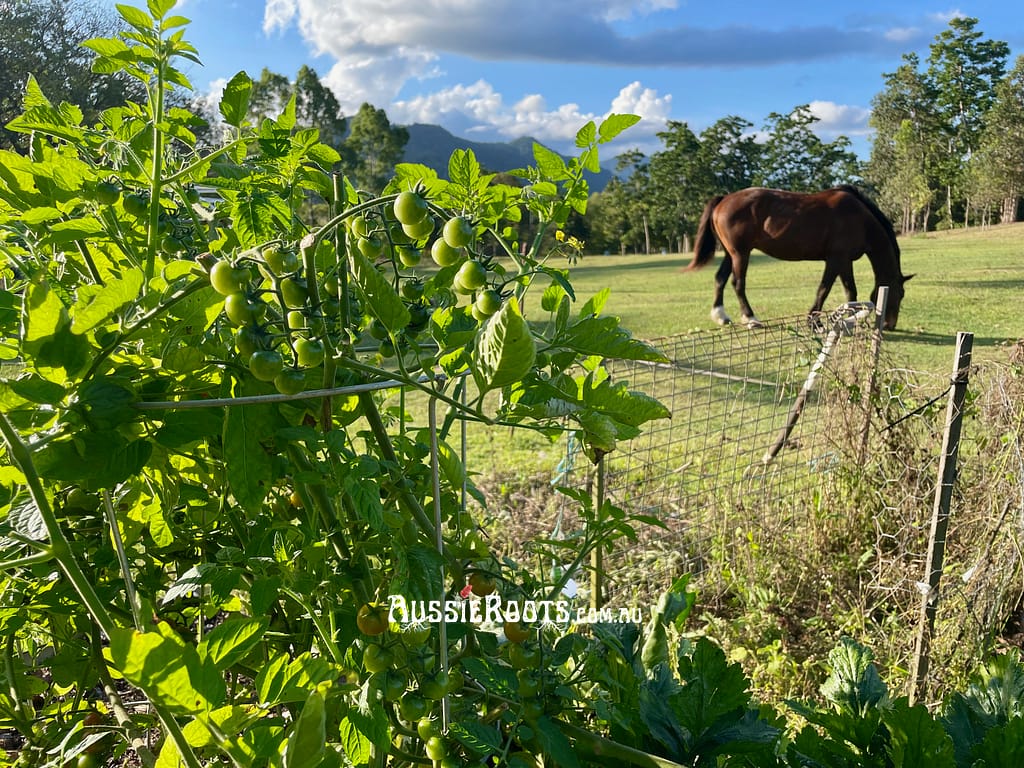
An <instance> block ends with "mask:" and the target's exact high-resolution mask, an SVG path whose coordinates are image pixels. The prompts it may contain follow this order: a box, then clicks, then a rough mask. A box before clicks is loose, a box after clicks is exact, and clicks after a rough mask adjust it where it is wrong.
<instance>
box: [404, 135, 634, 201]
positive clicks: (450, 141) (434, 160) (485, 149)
mask: <svg viewBox="0 0 1024 768" xmlns="http://www.w3.org/2000/svg"><path fill="white" fill-rule="evenodd" d="M405 128H406V130H408V131H409V142H408V143H407V144H406V145H405V154H404V155H403V157H402V162H405V163H422V164H423V165H427V166H430V167H431V168H436V169H437V170H438V172H439V173H441V174H442V175H443V174H444V173H445V171H446V170H447V168H448V158H449V157H451V154H452V151H453V150H456V149H471V150H473V154H475V155H476V159H477V160H478V161H479V162H480V165H481V166H483V167H484V168H485V169H487V170H489V171H491V172H495V171H508V170H511V169H513V168H522V167H524V166H527V165H532V164H534V160H533V143H534V141H536V140H535V139H532V138H530V137H529V136H524V137H523V138H520V139H515V140H514V141H509V142H497V141H486V142H485V141H470V140H469V139H460V138H459V137H457V136H455V135H453V134H451V133H449V132H448V131H447V130H445V129H444V128H442V127H441V126H439V125H425V124H423V123H414V124H412V125H407V126H405ZM612 163H614V160H610V159H605V162H604V165H605V166H606V167H605V168H604V169H603V170H602V171H601V173H599V174H596V175H590V176H588V181H589V182H590V191H591V192H599V191H601V190H602V189H604V187H605V185H607V184H608V182H609V181H610V180H611V178H612V171H611V168H612Z"/></svg>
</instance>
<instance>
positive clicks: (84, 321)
mask: <svg viewBox="0 0 1024 768" xmlns="http://www.w3.org/2000/svg"><path fill="white" fill-rule="evenodd" d="M142 281H143V274H142V272H140V271H138V270H135V271H131V272H128V273H127V274H126V275H125V276H124V277H121V278H115V279H113V280H108V281H107V284H106V285H85V286H82V287H81V288H79V290H78V301H76V302H75V305H74V306H73V307H72V308H71V311H70V314H71V332H72V333H77V334H82V333H86V332H88V331H91V330H92V329H93V328H95V327H96V326H97V325H99V324H100V323H102V322H103V321H104V320H106V319H107V318H108V317H110V316H111V315H112V314H114V313H115V312H116V311H117V310H119V309H120V308H121V307H123V306H124V305H125V304H128V303H129V302H134V301H135V300H137V299H138V297H139V290H140V289H141V288H142Z"/></svg>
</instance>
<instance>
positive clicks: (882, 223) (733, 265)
mask: <svg viewBox="0 0 1024 768" xmlns="http://www.w3.org/2000/svg"><path fill="white" fill-rule="evenodd" d="M716 237H717V239H718V240H719V241H720V242H721V243H722V246H723V247H724V248H725V251H726V254H727V258H725V259H723V261H722V265H721V267H719V269H718V273H717V274H716V275H715V301H714V304H713V305H712V307H711V317H712V319H713V320H715V322H718V323H720V324H722V325H725V324H726V323H728V322H730V320H729V316H728V315H727V314H726V313H725V307H724V306H723V301H722V293H723V291H724V289H725V283H726V281H727V280H728V279H729V276H730V275H732V285H733V288H735V289H736V296H737V298H738V299H739V302H740V311H741V312H742V315H743V321H744V322H745V323H747V324H748V325H750V326H759V325H761V323H760V321H759V320H758V319H757V317H756V316H755V315H754V310H752V309H751V308H750V303H749V302H748V301H747V292H746V283H747V265H748V264H749V263H750V252H751V251H752V250H753V249H755V248H757V249H758V250H760V251H763V252H764V253H767V254H768V255H769V256H773V257H775V258H776V259H782V260H783V261H824V262H825V274H824V275H822V278H821V284H820V285H819V286H818V293H817V295H816V296H815V298H814V305H813V306H812V307H811V312H812V313H816V312H820V311H821V307H822V305H823V304H824V303H825V298H826V297H827V296H828V294H829V291H830V290H832V284H833V283H835V280H836V278H837V277H838V278H839V279H840V280H842V282H843V287H844V288H845V289H846V298H847V300H848V301H856V300H857V285H856V283H855V282H854V279H853V262H854V261H856V260H857V259H859V258H860V257H861V256H862V255H863V254H865V253H866V254H867V256H868V261H870V262H871V268H872V270H873V271H874V273H875V287H874V289H873V290H872V291H871V300H872V301H874V300H875V297H876V296H877V295H878V288H879V286H883V285H885V286H888V288H889V299H888V302H887V306H886V311H885V322H884V327H885V328H886V329H891V328H895V327H896V319H897V318H898V316H899V312H900V302H901V301H902V300H903V284H904V283H905V282H907V280H909V279H910V278H911V277H913V275H904V274H903V273H902V271H901V270H900V248H899V245H898V244H897V242H896V232H895V231H894V230H893V227H892V223H891V222H890V221H889V220H888V219H887V218H886V217H885V214H883V213H882V212H881V211H880V210H879V209H878V206H876V205H875V204H874V203H873V202H872V201H871V200H870V199H869V198H868V197H867V196H865V195H864V194H863V193H862V192H860V191H859V190H857V189H856V188H855V187H851V186H847V185H844V186H841V187H836V188H835V189H828V190H825V191H824V192H815V193H813V194H801V193H798V192H784V191H781V190H778V189H765V188H762V187H753V188H751V189H744V190H741V191H739V192H733V193H732V194H729V195H719V196H718V197H713V198H711V200H709V201H708V204H707V206H706V207H705V208H704V213H703V215H702V216H701V217H700V225H699V227H698V228H697V240H696V243H695V244H694V249H693V261H692V262H690V265H689V266H688V267H686V269H687V270H692V269H697V268H698V267H702V266H704V265H705V264H707V263H708V261H710V260H711V258H712V257H713V256H714V255H715V238H716Z"/></svg>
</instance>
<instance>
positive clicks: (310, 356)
mask: <svg viewBox="0 0 1024 768" xmlns="http://www.w3.org/2000/svg"><path fill="white" fill-rule="evenodd" d="M295 356H296V357H297V358H298V361H299V365H300V366H302V367H303V368H315V367H316V366H318V365H320V363H322V362H323V361H324V345H323V342H320V341H315V340H313V339H299V340H298V341H296V342H295Z"/></svg>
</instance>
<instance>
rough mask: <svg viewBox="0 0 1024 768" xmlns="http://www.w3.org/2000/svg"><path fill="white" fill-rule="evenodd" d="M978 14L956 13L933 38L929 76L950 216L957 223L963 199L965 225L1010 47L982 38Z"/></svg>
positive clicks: (942, 174)
mask: <svg viewBox="0 0 1024 768" xmlns="http://www.w3.org/2000/svg"><path fill="white" fill-rule="evenodd" d="M977 24H978V20H977V19H976V18H972V17H969V16H957V17H954V18H952V19H950V21H949V27H948V28H947V29H945V30H943V31H942V32H941V33H940V34H939V35H938V36H937V37H936V38H935V42H934V43H932V45H931V49H930V54H929V57H928V70H927V73H926V77H927V78H928V79H929V80H930V81H931V82H932V83H933V88H934V93H935V100H936V102H935V103H936V107H937V111H938V114H939V117H940V119H941V123H942V126H943V134H944V135H943V138H944V140H945V142H944V149H945V153H944V157H943V162H942V163H940V164H939V166H938V170H939V173H940V182H941V183H942V186H943V189H944V191H945V215H946V218H947V220H948V222H947V223H948V224H949V225H952V224H953V222H954V217H955V211H954V205H955V204H957V203H960V202H962V203H963V205H962V213H963V217H964V218H963V221H964V224H965V225H966V224H968V223H969V221H968V215H969V210H970V205H969V201H967V200H965V199H964V198H965V197H966V194H967V183H966V182H967V169H968V165H969V163H970V159H971V157H972V155H973V154H974V153H975V152H976V151H977V150H978V147H979V142H980V140H981V134H982V131H983V129H984V126H985V115H986V114H987V112H988V110H989V108H990V107H991V106H992V103H993V102H994V101H995V89H996V84H997V83H999V81H1000V80H1002V78H1003V76H1004V74H1005V72H1006V61H1007V58H1008V57H1009V53H1010V49H1009V46H1008V45H1007V44H1006V43H1005V42H1002V41H998V40H989V39H983V33H982V32H981V31H980V30H978V29H976V28H975V27H976V26H977Z"/></svg>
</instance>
